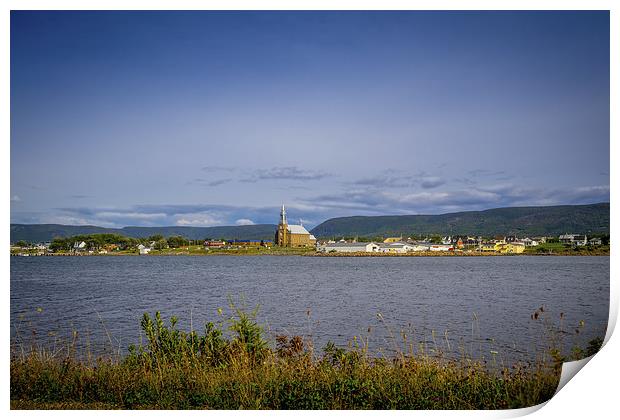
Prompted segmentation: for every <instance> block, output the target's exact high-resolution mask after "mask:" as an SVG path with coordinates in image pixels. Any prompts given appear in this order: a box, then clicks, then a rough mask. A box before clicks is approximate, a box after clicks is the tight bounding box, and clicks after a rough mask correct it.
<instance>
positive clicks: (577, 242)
mask: <svg viewBox="0 0 620 420" xmlns="http://www.w3.org/2000/svg"><path fill="white" fill-rule="evenodd" d="M559 239H560V242H561V243H563V244H567V245H574V246H584V245H586V244H587V243H588V237H587V236H586V235H575V234H574V233H570V234H569V233H566V234H564V235H560V238H559Z"/></svg>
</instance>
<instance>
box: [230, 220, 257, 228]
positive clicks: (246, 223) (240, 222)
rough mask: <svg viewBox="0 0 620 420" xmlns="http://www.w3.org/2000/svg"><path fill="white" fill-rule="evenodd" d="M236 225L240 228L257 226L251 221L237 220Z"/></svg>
mask: <svg viewBox="0 0 620 420" xmlns="http://www.w3.org/2000/svg"><path fill="white" fill-rule="evenodd" d="M235 224H236V225H239V226H245V225H255V224H256V223H254V222H253V221H252V220H250V219H237V221H235Z"/></svg>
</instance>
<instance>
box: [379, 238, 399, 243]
mask: <svg viewBox="0 0 620 420" xmlns="http://www.w3.org/2000/svg"><path fill="white" fill-rule="evenodd" d="M402 240H403V238H402V237H400V238H385V240H384V241H383V243H384V244H392V243H394V242H400V241H402Z"/></svg>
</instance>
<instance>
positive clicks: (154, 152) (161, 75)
mask: <svg viewBox="0 0 620 420" xmlns="http://www.w3.org/2000/svg"><path fill="white" fill-rule="evenodd" d="M609 98H610V97H609V14H608V13H607V12H593V11H586V12H565V11H558V12H204V11H203V12H178V11H177V12H62V11H54V12H15V11H13V12H11V222H12V223H64V224H95V225H100V226H110V227H120V226H128V225H132V226H136V225H138V226H163V225H188V226H214V225H233V224H249V223H277V220H278V208H279V206H281V204H282V203H284V204H286V205H287V207H288V208H289V211H288V213H289V217H290V218H291V219H292V220H295V221H297V220H299V219H301V220H303V221H304V223H305V224H306V225H307V226H310V227H312V226H314V225H316V224H318V223H320V222H322V221H323V220H325V219H327V218H330V217H338V216H351V215H383V214H438V213H445V212H452V211H462V210H481V209H487V208H495V207H504V206H528V205H556V204H586V203H595V202H601V201H609Z"/></svg>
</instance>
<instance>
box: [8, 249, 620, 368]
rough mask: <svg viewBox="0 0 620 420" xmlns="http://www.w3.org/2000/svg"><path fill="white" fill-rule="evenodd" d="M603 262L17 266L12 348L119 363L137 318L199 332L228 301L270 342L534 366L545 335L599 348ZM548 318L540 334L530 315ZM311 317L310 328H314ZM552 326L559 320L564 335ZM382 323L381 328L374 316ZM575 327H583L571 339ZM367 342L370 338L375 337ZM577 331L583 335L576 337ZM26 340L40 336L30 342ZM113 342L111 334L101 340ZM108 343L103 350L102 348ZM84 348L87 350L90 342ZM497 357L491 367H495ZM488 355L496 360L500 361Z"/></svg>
mask: <svg viewBox="0 0 620 420" xmlns="http://www.w3.org/2000/svg"><path fill="white" fill-rule="evenodd" d="M609 261H610V260H609V257H522V256H520V257H412V258H402V257H401V258H371V257H369V258H360V257H340V258H333V257H297V256H289V257H275V256H263V257H257V256H252V257H238V256H235V257H233V256H209V257H192V256H170V257H163V256H140V257H137V256H128V257H106V256H101V257H97V256H92V257H28V258H24V257H11V337H12V339H13V340H14V341H15V340H19V339H21V340H27V339H32V337H33V336H35V337H36V339H37V340H38V342H39V343H40V342H43V341H46V340H48V342H51V340H54V339H55V337H64V336H68V335H70V333H71V331H72V330H77V331H78V332H79V337H80V339H79V345H80V346H85V345H86V342H87V341H88V342H89V345H90V348H91V350H92V349H97V348H101V349H104V347H105V346H106V345H107V346H109V345H110V344H109V343H110V342H111V343H112V344H113V345H114V347H115V348H117V349H118V348H120V349H121V350H126V348H127V346H128V345H129V344H130V343H139V340H140V327H139V325H140V318H141V316H142V314H143V313H144V312H151V313H153V312H155V311H156V310H159V311H161V313H162V315H164V316H165V317H166V318H168V317H169V316H171V315H177V316H178V317H179V318H180V322H179V325H180V327H181V328H189V325H190V322H191V323H192V325H193V328H194V329H202V327H201V326H202V325H203V324H204V322H205V321H206V320H210V321H219V320H222V319H223V317H222V316H220V315H219V314H218V308H222V309H224V315H226V314H227V313H230V312H229V310H228V297H229V296H231V297H232V298H233V299H234V300H235V302H237V303H239V301H240V297H241V296H243V297H244V299H245V302H246V305H247V306H248V307H250V308H253V307H254V306H255V305H257V304H258V305H260V310H259V314H258V319H259V321H260V322H261V323H263V324H264V325H265V326H266V329H267V331H268V336H269V337H271V338H273V337H274V336H275V334H287V335H303V336H311V337H312V340H313V342H314V346H315V348H321V347H322V346H323V345H324V344H325V343H326V342H327V341H328V340H331V341H333V342H335V343H336V344H339V345H347V344H348V343H349V342H350V341H351V340H352V339H353V337H354V336H356V337H358V339H359V337H363V339H364V340H366V339H368V346H369V348H370V350H371V351H372V352H373V353H374V354H381V353H384V354H389V353H390V352H392V351H394V350H395V349H400V350H405V349H406V347H407V346H406V345H405V338H403V333H404V334H405V336H406V342H407V343H409V344H411V343H415V347H416V349H417V348H418V346H419V344H420V343H422V344H425V345H426V348H427V351H432V350H433V349H442V350H443V351H444V352H446V353H449V354H451V355H453V356H456V355H458V354H460V352H462V351H465V352H467V353H470V354H472V355H476V356H483V357H486V358H489V359H490V358H491V357H497V358H499V359H501V360H504V361H506V362H512V361H517V360H520V361H528V360H534V359H535V358H536V356H537V355H540V349H542V348H544V347H545V346H546V345H548V344H549V337H550V334H549V333H548V332H547V331H548V329H549V328H548V327H549V326H551V325H555V327H554V328H553V330H554V331H557V330H558V329H561V330H562V331H564V332H562V333H559V334H558V333H556V334H553V336H554V337H556V338H559V339H561V340H562V343H563V345H564V347H565V348H566V349H570V348H571V347H572V346H573V345H581V346H584V345H585V344H586V343H587V342H588V341H589V340H590V339H592V338H593V337H595V336H600V337H603V336H604V334H605V329H606V326H607V318H608V312H609ZM540 306H543V307H544V309H545V311H544V313H542V314H541V315H542V317H541V318H539V319H538V320H532V319H531V315H532V314H533V313H534V311H535V310H536V309H537V308H539V307H540ZM308 313H309V315H308ZM560 313H563V314H564V315H563V319H562V321H561V324H560ZM378 314H381V315H380V316H379V315H378ZM580 321H583V326H582V327H581V328H579V324H580ZM369 328H370V332H369ZM576 329H579V330H580V331H579V333H577V332H576ZM33 331H35V333H34V335H33ZM106 331H107V332H106ZM108 333H109V337H108V335H107V334H108ZM85 337H88V340H86V338H85ZM491 352H493V353H491ZM494 352H497V354H496V355H495V353H494Z"/></svg>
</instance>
